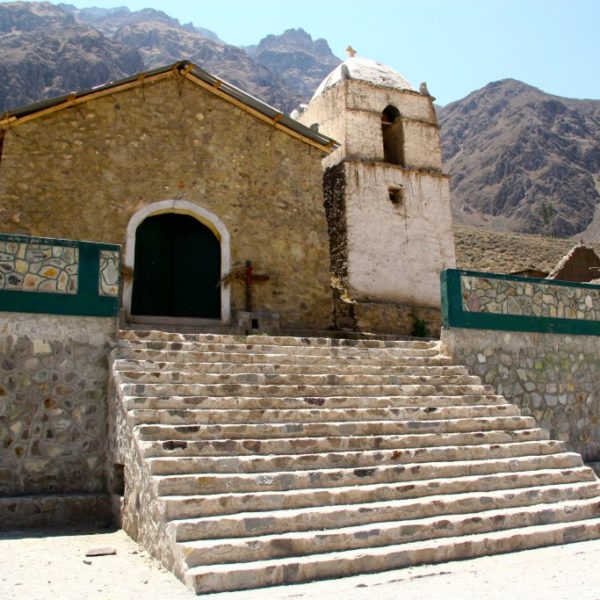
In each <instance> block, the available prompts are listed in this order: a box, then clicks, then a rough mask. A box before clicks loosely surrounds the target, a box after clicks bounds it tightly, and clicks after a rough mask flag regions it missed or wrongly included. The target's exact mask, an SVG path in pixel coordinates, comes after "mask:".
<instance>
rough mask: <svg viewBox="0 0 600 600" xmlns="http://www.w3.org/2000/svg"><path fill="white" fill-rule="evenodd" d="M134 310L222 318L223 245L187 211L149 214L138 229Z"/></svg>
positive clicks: (133, 297) (142, 313)
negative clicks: (183, 212) (221, 246)
mask: <svg viewBox="0 0 600 600" xmlns="http://www.w3.org/2000/svg"><path fill="white" fill-rule="evenodd" d="M134 261H135V263H134V264H135V270H134V279H133V290H132V298H131V314H132V315H152V316H162V317H195V318H206V319H220V318H221V290H220V286H219V280H220V278H221V248H220V242H219V240H218V238H217V237H216V236H215V234H214V233H213V232H212V231H211V230H210V229H209V228H208V227H207V226H206V225H204V224H203V223H201V222H200V221H198V220H197V219H195V218H194V217H192V216H190V215H185V214H177V213H166V214H158V215H153V216H149V217H147V218H146V219H144V220H143V221H142V222H141V223H140V224H139V226H138V227H137V230H136V236H135V258H134Z"/></svg>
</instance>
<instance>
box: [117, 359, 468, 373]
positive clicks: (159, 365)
mask: <svg viewBox="0 0 600 600" xmlns="http://www.w3.org/2000/svg"><path fill="white" fill-rule="evenodd" d="M113 369H114V371H116V372H118V373H123V372H127V371H129V372H131V371H134V372H144V373H147V374H148V375H153V374H154V373H169V374H174V373H181V374H182V375H183V374H184V373H194V374H198V373H207V374H223V373H232V374H237V373H241V372H243V373H265V374H268V375H274V374H280V375H286V376H287V375H298V374H300V375H384V376H388V375H412V376H418V375H468V371H467V369H466V367H463V366H462V365H388V366H386V367H382V366H380V365H368V364H366V365H363V364H362V363H360V362H355V363H351V364H345V363H343V362H341V361H339V362H323V361H319V362H318V363H315V364H308V365H297V364H285V363H283V364H279V363H272V362H265V363H254V364H253V363H250V364H248V363H243V362H237V363H235V362H195V363H191V362H156V361H151V360H135V359H124V358H119V359H116V360H115V361H114V363H113ZM186 376H187V375H186Z"/></svg>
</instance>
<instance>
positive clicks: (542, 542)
mask: <svg viewBox="0 0 600 600" xmlns="http://www.w3.org/2000/svg"><path fill="white" fill-rule="evenodd" d="M565 516H567V515H565ZM599 536H600V519H586V520H583V521H573V520H571V521H569V522H567V523H550V524H545V525H533V526H530V527H520V528H517V529H501V530H499V531H489V532H485V533H478V534H473V535H462V536H456V537H447V538H443V536H440V537H441V538H442V539H433V540H430V541H420V542H413V543H410V544H395V543H394V542H392V543H391V545H388V546H383V547H374V548H360V549H356V550H346V551H342V552H330V553H325V554H312V555H308V556H303V557H291V558H283V559H272V560H267V561H257V560H254V561H252V562H246V563H230V564H220V565H214V566H201V567H193V568H190V569H188V570H187V572H186V573H185V581H186V583H187V584H188V585H189V586H190V587H192V588H193V589H194V590H195V591H196V593H199V594H200V593H210V592H218V591H231V590H241V589H250V588H257V587H266V586H271V585H283V584H290V583H300V582H304V581H313V580H316V579H327V578H334V577H342V576H348V575H355V574H358V573H369V572H376V571H386V570H391V569H398V568H403V567H407V566H413V565H419V564H423V563H437V562H445V561H448V560H458V559H464V558H473V557H477V556H485V555H489V554H499V553H503V552H514V551H516V550H524V549H527V548H537V547H540V546H547V545H552V544H555V545H558V544H563V543H570V542H577V541H584V540H588V539H594V538H597V537H599Z"/></svg>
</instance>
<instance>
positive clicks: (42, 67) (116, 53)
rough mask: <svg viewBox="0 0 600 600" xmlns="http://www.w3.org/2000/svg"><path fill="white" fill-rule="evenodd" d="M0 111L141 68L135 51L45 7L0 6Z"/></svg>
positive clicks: (38, 4) (140, 62)
mask: <svg viewBox="0 0 600 600" xmlns="http://www.w3.org/2000/svg"><path fill="white" fill-rule="evenodd" d="M0 57H1V58H0V111H5V110H8V109H10V108H16V107H18V106H22V105H25V104H29V103H32V102H37V101H38V100H42V99H45V98H52V97H55V96H60V95H62V94H65V93H68V92H69V91H72V90H80V89H86V88H89V87H92V86H95V85H99V84H102V83H105V82H106V81H109V80H114V79H119V78H122V77H127V76H128V75H130V74H131V73H135V72H136V71H140V70H143V68H144V63H143V61H142V57H141V55H140V54H139V52H137V51H136V50H134V49H132V48H130V47H128V46H125V45H123V44H120V43H118V42H117V41H115V40H111V39H109V38H107V37H106V36H105V35H103V34H102V33H101V32H99V31H98V30H97V29H95V28H93V27H90V26H88V25H84V24H81V23H78V22H77V21H76V20H75V18H74V17H73V16H72V15H70V14H68V13H67V12H65V11H64V10H62V9H61V8H59V7H56V6H53V5H52V4H49V3H37V2H32V3H25V2H17V3H10V4H0Z"/></svg>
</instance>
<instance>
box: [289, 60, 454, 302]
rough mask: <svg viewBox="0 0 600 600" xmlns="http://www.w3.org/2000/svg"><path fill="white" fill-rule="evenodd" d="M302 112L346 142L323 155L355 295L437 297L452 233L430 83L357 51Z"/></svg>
mask: <svg viewBox="0 0 600 600" xmlns="http://www.w3.org/2000/svg"><path fill="white" fill-rule="evenodd" d="M297 118H298V120H300V121H301V122H302V123H303V124H304V125H307V126H309V127H313V128H318V130H319V132H321V133H324V134H326V135H328V136H330V137H333V138H334V139H336V140H337V141H338V142H339V144H340V146H339V148H338V149H337V150H335V151H334V152H333V153H332V154H331V155H330V156H328V157H327V158H326V159H325V160H324V162H323V166H324V170H325V176H324V189H325V204H326V210H327V215H328V221H329V232H330V240H331V255H332V261H331V266H332V271H333V273H334V274H335V275H337V276H338V277H339V278H340V280H341V281H343V283H344V286H345V288H346V289H347V292H348V294H349V296H350V298H351V299H352V300H354V301H357V302H367V303H393V304H398V305H403V306H412V307H430V308H437V307H439V306H440V282H439V274H440V271H441V270H443V269H446V268H451V267H454V266H455V256H454V237H453V233H452V220H451V215H450V198H449V185H448V184H449V178H448V176H447V175H445V174H444V173H443V172H442V159H441V150H440V135H439V127H438V125H437V119H436V115H435V110H434V107H433V98H432V97H431V96H430V95H429V93H428V92H427V88H426V86H425V85H424V84H422V85H421V90H420V91H419V92H418V91H415V90H414V89H413V88H412V86H411V84H410V83H409V82H408V81H406V79H404V78H403V77H402V76H401V75H400V74H399V73H397V72H396V71H394V70H393V69H390V68H389V67H386V66H384V65H381V64H379V63H375V62H373V61H371V60H367V59H364V58H360V57H356V56H354V55H351V56H350V57H349V58H348V59H347V60H346V61H344V62H343V63H342V64H341V65H339V66H338V67H337V68H336V69H335V70H334V71H333V72H332V73H331V74H330V75H329V76H328V77H327V78H325V80H324V81H323V82H322V83H321V85H320V86H319V88H318V89H317V91H316V92H315V94H314V96H313V97H312V99H311V101H310V103H309V104H308V105H307V106H306V107H305V109H304V111H303V112H302V113H301V114H300V115H298V117H297Z"/></svg>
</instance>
